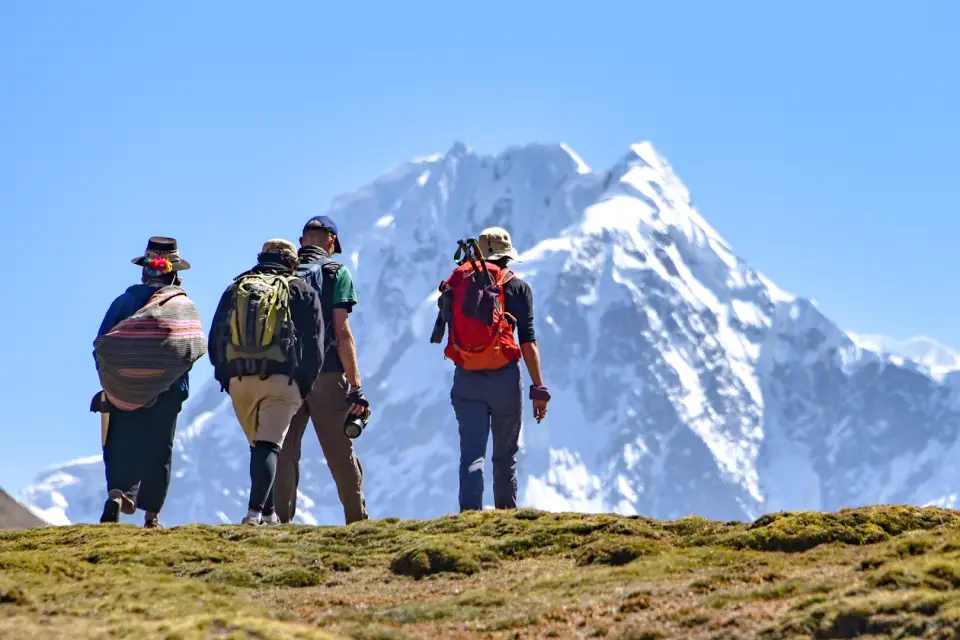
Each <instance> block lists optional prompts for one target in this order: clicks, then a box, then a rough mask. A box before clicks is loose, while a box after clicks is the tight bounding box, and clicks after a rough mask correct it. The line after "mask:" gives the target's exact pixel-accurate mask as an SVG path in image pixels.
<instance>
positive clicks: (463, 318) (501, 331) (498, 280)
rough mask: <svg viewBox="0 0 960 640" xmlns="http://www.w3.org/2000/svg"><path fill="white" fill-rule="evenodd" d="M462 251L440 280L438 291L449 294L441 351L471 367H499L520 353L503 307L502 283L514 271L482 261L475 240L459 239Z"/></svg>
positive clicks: (518, 358) (464, 366) (456, 362)
mask: <svg viewBox="0 0 960 640" xmlns="http://www.w3.org/2000/svg"><path fill="white" fill-rule="evenodd" d="M471 248H472V249H473V251H474V256H471V255H470V251H469V249H471ZM462 251H463V252H465V253H466V259H465V260H464V262H463V264H461V265H460V266H459V267H457V268H456V269H455V270H454V271H453V273H452V274H451V275H450V277H449V278H448V279H447V280H445V281H444V282H442V283H440V291H441V293H442V295H444V296H449V297H450V299H449V312H448V314H449V316H448V317H449V321H450V333H449V337H448V339H447V346H446V348H445V349H444V350H443V354H444V355H445V356H446V357H447V358H450V359H451V360H453V362H454V364H456V365H457V366H458V367H463V368H464V369H468V370H471V371H478V370H493V369H500V368H502V367H504V366H506V365H508V364H510V363H511V362H517V361H518V360H520V357H521V353H520V347H519V346H517V342H516V340H514V338H513V324H511V323H510V321H509V320H508V318H510V314H508V313H507V312H506V309H505V308H504V295H503V285H505V284H506V283H508V282H509V281H510V280H511V279H512V278H513V277H514V274H513V272H512V271H510V270H509V269H501V268H500V267H498V266H497V265H495V264H491V263H489V262H486V261H485V260H484V259H483V255H482V254H481V253H480V247H479V245H477V243H476V241H475V240H474V241H471V242H470V245H467V244H466V243H464V242H461V243H460V251H458V252H457V255H458V256H460V255H461V252H462ZM515 322H516V321H515V320H514V323H515Z"/></svg>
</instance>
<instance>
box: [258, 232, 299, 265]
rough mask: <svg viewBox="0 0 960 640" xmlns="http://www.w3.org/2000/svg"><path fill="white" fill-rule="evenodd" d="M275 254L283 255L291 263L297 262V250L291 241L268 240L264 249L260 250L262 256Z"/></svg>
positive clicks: (280, 239) (264, 244)
mask: <svg viewBox="0 0 960 640" xmlns="http://www.w3.org/2000/svg"><path fill="white" fill-rule="evenodd" d="M270 253H272V254H275V255H281V256H284V257H286V258H288V259H289V260H290V261H291V262H297V261H298V259H299V258H298V256H297V248H296V247H295V246H294V244H293V243H292V242H290V241H289V240H284V239H283V238H274V239H273V240H267V241H266V242H264V243H263V249H261V250H260V254H261V255H263V254H270Z"/></svg>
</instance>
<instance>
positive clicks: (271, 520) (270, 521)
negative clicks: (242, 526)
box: [261, 513, 280, 525]
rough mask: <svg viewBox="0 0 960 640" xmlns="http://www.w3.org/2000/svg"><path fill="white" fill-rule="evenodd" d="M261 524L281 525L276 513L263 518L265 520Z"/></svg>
mask: <svg viewBox="0 0 960 640" xmlns="http://www.w3.org/2000/svg"><path fill="white" fill-rule="evenodd" d="M261 522H263V524H266V525H277V524H280V516H278V515H277V514H276V513H271V514H270V515H268V516H263V520H262V521H261Z"/></svg>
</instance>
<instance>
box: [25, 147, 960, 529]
mask: <svg viewBox="0 0 960 640" xmlns="http://www.w3.org/2000/svg"><path fill="white" fill-rule="evenodd" d="M329 214H330V215H331V216H332V217H333V218H334V219H335V220H336V221H337V222H338V224H339V225H340V227H341V236H342V237H343V239H344V245H345V248H346V251H347V252H348V253H347V255H346V256H345V257H344V259H345V262H346V264H347V265H348V266H349V267H350V268H351V270H352V271H353V273H354V276H355V280H356V282H357V290H358V293H359V296H360V298H361V302H360V305H359V307H358V309H357V312H356V313H355V314H354V316H353V318H352V320H351V322H352V323H353V326H354V329H355V333H356V335H357V339H358V344H359V354H360V362H361V368H362V371H363V375H364V387H365V389H366V390H367V393H368V396H369V397H370V398H371V401H372V402H373V404H374V407H375V410H376V414H375V417H374V419H373V420H372V422H371V424H370V425H369V427H368V428H367V430H366V432H365V433H364V434H363V435H362V436H361V438H360V439H359V440H358V441H357V447H358V452H359V456H360V459H361V462H362V464H363V468H364V473H365V485H366V492H367V502H368V506H369V508H370V512H371V517H375V518H379V517H389V516H396V517H402V518H429V517H435V516H439V515H442V514H446V513H452V512H455V511H456V510H457V465H458V455H459V448H458V437H457V426H456V421H455V419H454V415H453V410H452V408H451V406H450V400H449V389H450V384H451V380H452V373H453V367H452V364H451V363H450V362H449V361H445V360H444V358H443V355H442V348H441V347H440V346H438V345H431V344H429V334H430V331H431V329H432V326H433V321H434V318H435V315H436V297H437V293H436V289H437V285H438V283H439V282H440V280H441V279H442V278H444V277H446V276H447V275H449V273H450V271H451V270H452V268H453V266H454V263H453V259H452V258H453V254H454V251H455V249H456V240H457V239H459V238H461V237H464V236H469V235H475V234H477V233H479V231H480V230H481V229H482V228H484V227H488V226H494V225H496V226H504V227H506V228H508V229H509V230H510V231H511V233H512V234H513V238H514V242H515V244H516V245H517V247H518V248H519V249H520V250H521V251H522V252H523V255H522V263H520V264H517V265H515V267H516V269H515V270H516V271H517V273H518V275H519V276H520V277H522V278H524V279H526V280H527V281H529V282H530V283H531V285H532V286H533V288H534V293H535V304H536V331H537V336H538V342H539V344H540V348H541V353H542V357H543V363H544V375H545V379H546V381H547V384H548V385H549V386H550V388H551V391H552V393H553V396H554V400H553V402H552V403H551V411H550V415H549V416H548V418H547V419H546V421H544V422H543V423H541V424H539V425H538V424H536V423H535V422H533V420H532V417H531V409H530V407H529V406H527V407H526V408H525V424H524V431H523V443H522V451H521V457H520V470H521V489H520V491H521V501H522V503H523V504H524V505H528V506H533V507H538V508H543V509H549V510H567V511H590V512H593V511H615V512H618V513H623V514H634V513H641V514H645V515H650V516H653V517H657V518H674V517H678V516H682V515H685V514H698V515H702V516H706V517H709V518H720V519H745V518H752V517H755V516H758V515H760V514H761V513H764V512H770V511H775V510H779V509H799V508H812V509H824V510H833V509H837V508H840V507H845V506H854V505H860V504H867V503H876V502H905V503H914V504H926V503H937V504H942V505H946V506H951V505H952V504H953V503H954V501H955V494H954V491H955V489H954V487H955V486H956V480H957V479H958V478H957V477H956V476H957V475H958V474H960V467H957V466H956V465H953V464H951V462H950V461H951V460H952V459H954V458H953V455H954V454H955V453H957V452H960V439H958V437H957V434H958V429H957V427H958V425H960V407H958V403H957V396H956V392H955V390H954V389H955V382H954V381H955V378H956V377H955V376H953V375H952V374H951V372H950V371H946V372H944V371H939V372H936V375H935V372H932V371H931V369H930V367H929V366H928V364H929V363H924V362H917V361H915V360H911V359H909V358H904V357H902V356H899V355H897V356H894V355H890V354H888V353H886V352H884V351H883V350H879V351H878V350H872V349H870V348H867V347H869V346H870V345H865V344H864V341H863V340H857V341H855V340H854V339H852V337H851V335H848V334H847V333H845V332H843V331H842V330H840V329H839V328H837V327H836V326H835V325H834V324H833V323H832V322H831V321H830V320H829V319H828V318H826V317H825V316H824V315H823V314H821V313H820V311H819V310H818V309H817V308H816V307H815V306H814V305H813V304H812V303H811V302H809V301H807V300H805V299H802V298H795V297H793V296H791V295H788V294H787V293H785V292H783V291H781V290H779V289H778V288H777V287H776V286H775V285H774V284H773V283H771V282H770V281H769V280H767V279H766V278H765V277H764V276H763V275H762V274H761V273H759V272H758V271H756V270H755V269H753V268H752V267H751V266H750V265H748V264H746V263H745V262H744V261H743V260H741V259H740V258H739V257H738V256H737V255H736V254H735V253H734V251H733V249H732V248H731V247H730V246H729V245H728V244H727V243H726V242H725V241H724V240H723V239H722V238H721V237H720V235H719V234H718V233H717V232H716V231H714V230H713V229H712V228H711V227H710V226H709V224H707V222H706V221H705V220H704V219H703V218H702V217H701V216H700V215H699V213H698V212H697V211H696V210H695V209H694V208H693V207H692V206H691V204H690V197H689V194H688V192H687V190H686V188H685V187H684V186H683V184H682V183H681V182H680V181H679V179H678V178H677V177H676V176H675V175H674V173H673V171H672V169H671V167H670V165H669V164H668V163H667V161H666V160H665V159H664V158H663V157H662V156H660V155H659V154H658V153H657V152H656V151H655V150H654V149H653V147H652V146H651V145H650V144H648V143H642V144H638V145H634V146H633V147H631V148H630V150H629V151H628V153H626V154H625V155H624V157H623V158H622V159H621V160H620V162H618V163H617V164H616V165H615V166H613V167H612V168H611V169H609V170H608V171H605V172H595V171H592V170H591V169H590V168H588V167H587V166H586V165H585V164H584V163H583V162H582V161H581V160H580V159H579V158H578V157H577V155H576V154H575V153H574V152H573V151H572V150H571V149H569V148H568V147H566V146H564V145H527V146H522V147H515V148H510V149H507V150H506V151H504V152H503V153H501V154H499V155H497V156H486V155H481V154H478V153H474V152H472V151H470V150H469V149H467V148H466V147H465V146H464V145H462V144H456V145H454V146H453V148H451V149H450V150H449V151H448V152H447V153H445V154H442V155H437V156H431V157H427V158H420V159H416V160H414V161H411V162H409V163H406V164H404V165H402V166H399V167H397V168H395V169H394V170H392V171H391V172H389V173H388V174H387V175H385V176H383V177H381V178H379V179H378V180H376V181H374V182H373V183H371V184H370V185H368V186H366V187H364V188H362V189H360V190H358V191H356V192H353V193H350V194H347V195H344V196H341V197H339V198H337V199H335V200H334V201H333V203H332V204H331V207H330V211H329ZM292 222H293V223H295V222H296V221H292ZM288 226H289V225H288ZM853 337H854V338H855V337H856V336H853ZM937 364H938V366H941V368H942V362H940V361H939V360H938V361H937ZM304 445H305V446H304V461H303V464H302V471H301V484H300V491H301V496H300V500H301V502H300V512H299V515H298V519H299V520H301V521H303V522H307V523H330V524H336V523H341V522H342V521H343V514H342V510H341V509H340V505H339V502H338V499H337V494H336V491H335V489H334V487H333V484H332V481H331V479H330V474H329V472H328V470H327V468H326V467H325V464H324V462H323V459H322V456H321V454H320V450H319V446H318V445H317V442H316V439H315V438H314V437H313V435H312V433H311V432H310V431H309V430H308V433H307V436H306V438H305V442H304ZM248 459H249V457H248V449H247V445H246V442H245V440H244V438H243V436H242V435H241V432H240V428H239V426H238V425H237V423H236V420H235V417H234V415H233V412H232V407H231V404H230V402H229V398H228V397H227V396H226V395H225V394H222V393H220V390H219V385H218V384H216V383H215V382H211V383H209V384H208V385H207V386H206V387H205V388H201V389H199V390H198V392H196V394H195V396H194V397H193V398H192V399H191V400H190V401H189V403H188V405H187V407H186V409H185V411H184V413H183V414H182V415H181V420H180V431H179V435H178V437H177V443H176V458H175V461H174V473H175V478H174V480H173V483H172V486H171V491H170V497H169V499H168V502H167V506H166V507H165V509H164V514H163V516H164V519H165V522H167V523H169V524H176V523H187V522H231V521H238V520H239V518H240V517H241V516H242V515H243V513H244V512H245V509H246V490H247V488H248V486H249V480H248V471H247V465H248ZM489 471H490V469H489V463H488V466H487V476H486V479H487V484H488V492H487V496H489V495H490V493H489V482H490V476H489ZM22 498H23V500H24V501H25V502H26V503H28V504H30V505H31V506H32V507H33V508H34V509H35V510H36V511H37V512H38V513H42V514H44V516H45V517H46V518H48V519H49V520H50V521H52V522H58V523H60V522H62V523H66V522H90V521H95V520H96V519H97V517H98V516H99V513H100V508H101V506H102V503H103V499H104V487H103V471H102V462H101V461H100V459H99V456H96V457H93V458H87V459H81V460H77V461H74V462H71V463H67V464H65V465H62V466H59V467H57V468H55V469H51V470H48V471H46V472H44V473H42V474H41V475H40V477H39V478H38V480H37V482H36V484H34V485H32V486H30V487H28V488H26V489H25V491H24V492H23V496H22Z"/></svg>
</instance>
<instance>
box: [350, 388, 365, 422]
mask: <svg viewBox="0 0 960 640" xmlns="http://www.w3.org/2000/svg"><path fill="white" fill-rule="evenodd" d="M347 402H348V403H349V404H350V409H349V410H348V411H349V413H351V414H352V415H355V416H360V419H361V420H363V421H364V422H366V421H367V419H368V418H369V417H370V402H369V401H368V400H367V399H366V398H365V397H364V395H363V387H352V386H351V387H349V388H348V391H347Z"/></svg>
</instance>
